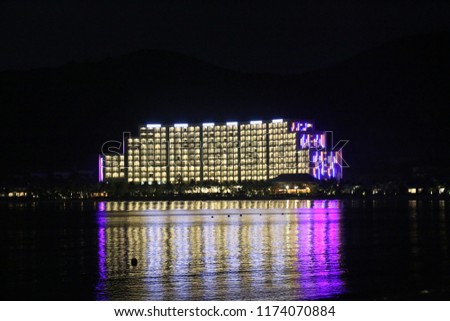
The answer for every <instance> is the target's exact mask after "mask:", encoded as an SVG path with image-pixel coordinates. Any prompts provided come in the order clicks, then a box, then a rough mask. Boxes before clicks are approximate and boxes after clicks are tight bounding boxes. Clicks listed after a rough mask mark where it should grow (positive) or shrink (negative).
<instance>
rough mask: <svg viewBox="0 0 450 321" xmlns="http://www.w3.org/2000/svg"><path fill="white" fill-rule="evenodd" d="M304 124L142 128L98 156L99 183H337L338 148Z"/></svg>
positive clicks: (276, 121) (279, 122)
mask: <svg viewBox="0 0 450 321" xmlns="http://www.w3.org/2000/svg"><path fill="white" fill-rule="evenodd" d="M329 133H330V132H325V131H316V130H314V128H313V125H312V124H311V123H308V122H302V121H294V120H285V119H274V120H272V121H250V122H240V123H238V122H226V123H203V124H173V125H161V124H147V125H144V126H140V128H139V136H138V137H127V138H124V142H123V149H122V151H121V152H109V153H105V154H103V155H101V156H99V180H100V181H107V182H108V181H116V180H122V181H123V180H124V181H128V182H129V183H131V182H132V183H135V184H145V183H148V184H152V183H153V182H157V183H158V184H166V183H169V182H170V183H181V182H184V183H190V182H208V181H216V182H236V183H239V182H242V181H265V180H269V179H272V178H276V177H277V176H279V175H281V174H310V175H312V176H313V177H315V178H317V179H319V180H328V179H336V180H340V179H341V178H342V149H339V150H334V149H332V146H331V144H332V142H331V138H330V137H329V136H330V135H329Z"/></svg>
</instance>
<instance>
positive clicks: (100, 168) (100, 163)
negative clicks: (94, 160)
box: [98, 155, 103, 182]
mask: <svg viewBox="0 0 450 321" xmlns="http://www.w3.org/2000/svg"><path fill="white" fill-rule="evenodd" d="M98 181H99V182H103V158H102V157H101V156H100V155H98Z"/></svg>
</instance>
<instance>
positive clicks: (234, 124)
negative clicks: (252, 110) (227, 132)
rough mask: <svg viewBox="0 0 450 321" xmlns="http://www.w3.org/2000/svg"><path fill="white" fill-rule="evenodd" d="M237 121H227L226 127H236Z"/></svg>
mask: <svg viewBox="0 0 450 321" xmlns="http://www.w3.org/2000/svg"><path fill="white" fill-rule="evenodd" d="M237 124H238V123H237V121H229V122H227V126H237Z"/></svg>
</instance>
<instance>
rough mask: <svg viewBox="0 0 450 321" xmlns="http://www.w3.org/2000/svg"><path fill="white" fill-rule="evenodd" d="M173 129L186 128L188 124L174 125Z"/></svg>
mask: <svg viewBox="0 0 450 321" xmlns="http://www.w3.org/2000/svg"><path fill="white" fill-rule="evenodd" d="M174 126H175V127H188V124H174Z"/></svg>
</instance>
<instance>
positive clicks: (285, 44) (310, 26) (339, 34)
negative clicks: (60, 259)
mask: <svg viewBox="0 0 450 321" xmlns="http://www.w3.org/2000/svg"><path fill="white" fill-rule="evenodd" d="M449 14H450V2H449V1H444V0H442V1H440V0H424V1H386V2H382V1H328V0H327V1H320V0H315V1H277V2H276V3H275V2H269V1H222V2H220V3H212V1H194V0H193V1H170V0H165V1H137V0H133V1H118V0H110V1H72V0H67V1H61V0H58V1H54V0H48V1H45V2H36V1H16V0H14V1H12V0H11V1H10V0H3V1H1V2H0V39H1V40H2V41H1V43H0V106H1V110H2V117H1V118H0V123H1V126H0V135H1V137H2V139H3V141H2V157H1V158H0V165H1V166H0V182H1V181H2V180H5V181H6V180H7V179H8V177H11V176H14V175H16V174H19V175H26V173H30V172H31V173H33V172H51V171H66V170H89V171H95V170H96V165H97V164H96V162H97V155H98V153H99V151H100V146H101V144H102V143H103V142H104V141H106V140H111V139H120V138H121V133H122V131H132V132H134V133H135V132H136V130H137V127H138V125H139V124H142V123H146V122H157V123H160V122H161V123H174V122H201V121H216V122H220V121H228V120H237V121H248V120H251V119H272V118H297V119H309V120H312V121H314V122H315V123H316V124H317V126H316V127H317V128H318V129H320V130H333V131H335V133H336V137H337V138H342V139H348V140H350V144H349V145H348V146H347V147H346V150H345V152H344V157H345V159H346V160H347V161H348V162H349V163H350V165H351V169H349V170H348V171H346V172H345V174H344V175H345V177H351V178H353V179H355V180H358V179H359V178H362V177H365V176H367V177H369V176H370V177H375V178H380V179H383V180H389V179H391V178H392V177H393V176H391V175H397V174H398V175H400V174H399V173H402V175H403V174H404V173H403V172H401V171H399V168H400V169H408V170H411V169H413V168H415V167H417V166H426V167H436V166H437V167H447V169H448V168H449V166H448V165H446V164H448V163H450V151H449V150H448V149H443V148H442V146H448V145H449V144H450V142H449V139H450V129H449V126H448V125H447V121H446V120H445V118H444V117H442V109H444V108H448V102H449V101H450V96H449V92H448V88H449V87H450V77H449V74H450V62H449V57H450V19H449ZM437 150H439V157H433V156H431V157H430V155H434V154H435V153H436V151H437ZM439 171H440V170H439ZM448 172H450V170H449V171H448ZM405 173H406V172H405ZM440 173H442V171H440ZM381 174H383V175H384V176H382V175H381ZM405 175H407V173H406V174H405Z"/></svg>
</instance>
